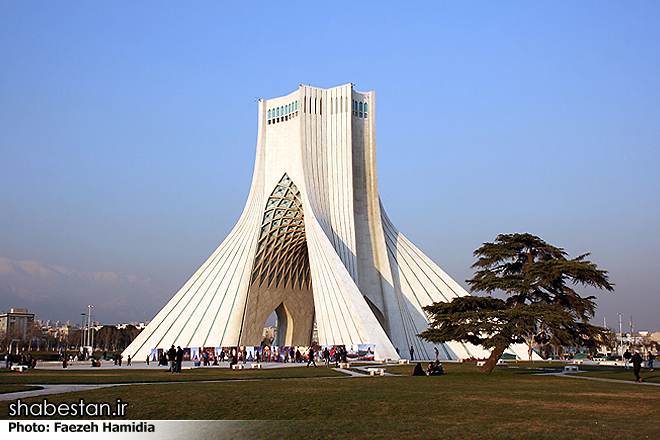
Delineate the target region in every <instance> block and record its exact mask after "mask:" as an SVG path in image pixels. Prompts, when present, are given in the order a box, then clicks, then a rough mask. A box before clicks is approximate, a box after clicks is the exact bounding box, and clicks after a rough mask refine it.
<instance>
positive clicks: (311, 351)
mask: <svg viewBox="0 0 660 440" xmlns="http://www.w3.org/2000/svg"><path fill="white" fill-rule="evenodd" d="M307 356H309V360H308V361H307V368H309V364H314V368H316V362H314V347H309V351H308V352H307Z"/></svg>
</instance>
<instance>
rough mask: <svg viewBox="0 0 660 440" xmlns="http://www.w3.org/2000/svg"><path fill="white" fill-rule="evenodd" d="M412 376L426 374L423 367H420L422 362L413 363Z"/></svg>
mask: <svg viewBox="0 0 660 440" xmlns="http://www.w3.org/2000/svg"><path fill="white" fill-rule="evenodd" d="M413 376H426V373H425V372H424V369H423V368H422V363H421V362H417V365H415V370H414V371H413Z"/></svg>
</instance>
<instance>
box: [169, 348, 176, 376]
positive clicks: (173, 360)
mask: <svg viewBox="0 0 660 440" xmlns="http://www.w3.org/2000/svg"><path fill="white" fill-rule="evenodd" d="M167 360H168V361H170V372H171V373H175V372H176V348H174V344H172V346H171V347H170V349H169V350H167Z"/></svg>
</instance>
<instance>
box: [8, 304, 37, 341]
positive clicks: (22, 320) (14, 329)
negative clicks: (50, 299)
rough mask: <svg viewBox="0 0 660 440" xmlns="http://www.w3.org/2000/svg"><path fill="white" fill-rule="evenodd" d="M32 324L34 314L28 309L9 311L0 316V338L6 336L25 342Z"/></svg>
mask: <svg viewBox="0 0 660 440" xmlns="http://www.w3.org/2000/svg"><path fill="white" fill-rule="evenodd" d="M33 322H34V314H33V313H28V309H11V310H10V311H9V313H7V312H2V314H0V338H4V337H6V336H9V337H12V338H17V339H21V340H25V339H26V338H27V336H28V332H29V330H30V325H31V324H32V323H33Z"/></svg>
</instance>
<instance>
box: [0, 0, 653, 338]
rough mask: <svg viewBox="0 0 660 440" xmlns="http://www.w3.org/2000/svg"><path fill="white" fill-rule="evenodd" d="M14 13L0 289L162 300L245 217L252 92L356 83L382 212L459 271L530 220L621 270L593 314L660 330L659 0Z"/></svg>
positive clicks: (7, 59) (106, 312) (32, 301)
mask: <svg viewBox="0 0 660 440" xmlns="http://www.w3.org/2000/svg"><path fill="white" fill-rule="evenodd" d="M475 5H476V6H477V7H475ZM342 8H344V9H347V10H350V11H351V12H350V13H348V14H343V15H342V16H338V15H337V14H334V13H333V12H332V11H334V10H338V9H339V10H342ZM303 9H304V10H303ZM129 11H130V13H129ZM0 12H1V13H0V27H1V28H2V29H3V31H2V32H1V33H0V55H1V56H2V59H3V63H2V65H1V66H0V97H1V99H0V115H1V116H2V117H0V155H1V159H2V160H0V200H1V201H2V206H3V208H2V209H0V227H2V230H3V233H2V234H0V308H2V309H5V310H9V309H10V308H12V307H16V308H28V309H29V310H30V311H31V313H35V315H37V316H36V317H37V318H43V319H53V320H56V319H59V320H63V321H65V320H66V319H70V320H71V321H72V322H75V319H76V317H79V316H80V315H79V314H80V313H82V312H85V309H86V305H87V304H90V303H91V304H95V308H98V310H95V314H96V315H97V317H98V318H99V322H102V323H113V322H131V321H145V320H150V319H152V318H153V317H154V316H155V314H156V312H157V311H158V310H160V308H161V307H162V306H163V305H164V304H165V303H166V302H167V301H168V300H169V299H170V298H171V297H172V296H173V295H174V294H175V292H176V291H177V290H178V289H179V288H180V287H181V285H182V284H183V283H184V282H185V281H186V280H187V279H188V278H189V277H190V275H191V274H192V273H193V272H194V270H195V269H196V268H197V267H199V265H200V264H201V263H202V262H203V261H205V260H206V258H208V256H209V255H210V254H211V252H212V251H213V250H214V249H215V248H216V247H217V246H218V245H219V244H220V242H221V241H222V239H223V238H224V237H225V236H226V235H227V234H228V232H229V230H230V228H231V227H232V226H233V225H234V223H235V222H236V220H237V219H238V217H239V216H240V213H241V210H242V207H243V205H244V203H245V200H246V198H247V194H248V188H249V184H250V177H251V176H252V171H253V169H252V165H253V161H254V154H255V149H256V128H257V126H256V115H257V104H256V103H255V98H264V99H267V98H271V97H276V96H280V95H284V94H287V93H290V92H291V91H293V90H295V89H296V88H297V86H298V84H299V83H300V82H303V83H305V84H307V83H309V82H311V83H312V85H314V86H319V87H324V88H329V87H333V86H336V85H339V84H344V83H347V82H353V83H355V84H356V85H355V88H356V90H374V91H375V92H376V99H377V100H378V114H377V115H374V116H375V118H376V120H377V124H378V127H379V129H378V134H377V146H378V153H379V154H378V175H379V186H380V190H381V194H382V196H383V202H384V204H385V206H387V207H388V215H389V216H390V218H391V219H392V221H393V222H394V223H395V224H397V226H398V227H399V228H400V229H401V230H402V231H406V235H407V236H408V238H409V239H410V240H411V241H412V242H413V243H414V244H415V245H417V246H418V247H419V248H421V250H422V251H424V252H425V253H426V254H427V255H429V257H430V258H431V259H432V260H433V261H434V262H435V263H436V264H438V265H439V266H440V267H442V268H443V269H444V270H445V271H446V272H447V273H448V274H449V275H450V276H451V277H452V278H453V279H455V280H456V281H457V282H459V283H460V284H461V285H462V286H463V287H466V284H465V282H464V280H465V279H468V278H471V277H472V274H473V272H472V269H470V266H471V264H472V263H474V261H475V259H474V257H473V256H472V252H473V251H474V250H475V249H477V248H478V247H479V246H480V245H481V244H482V243H483V242H486V241H492V240H494V239H495V237H496V236H497V234H499V233H512V232H530V233H532V234H535V235H538V236H540V237H542V238H543V239H544V240H546V241H547V242H549V243H551V244H553V245H555V246H560V247H564V248H565V249H566V251H567V252H568V253H569V254H570V256H571V257H575V256H578V255H580V254H582V253H584V252H591V256H590V257H589V258H590V259H591V260H592V261H594V262H595V263H596V264H598V266H599V267H600V268H601V269H604V270H607V271H609V272H610V280H611V281H612V282H613V283H614V284H615V285H616V286H615V292H614V293H603V292H599V291H598V292H597V291H585V293H589V294H595V295H596V296H597V297H598V301H597V302H598V309H597V311H596V316H595V318H594V320H593V322H594V323H596V324H599V325H602V323H603V317H605V318H606V319H607V324H608V326H609V327H613V328H615V329H616V330H618V318H617V313H623V317H624V318H623V327H624V331H625V329H626V323H627V321H628V319H629V316H631V315H632V316H633V317H634V321H635V329H640V330H649V331H658V330H660V322H659V320H658V317H657V310H660V292H658V287H657V283H656V282H655V277H654V275H655V273H656V272H657V271H658V269H660V267H659V266H660V264H659V263H658V262H657V259H656V258H655V250H656V249H658V247H659V245H660V238H659V237H658V234H657V231H658V229H659V226H660V203H659V202H660V200H659V199H660V197H659V193H658V189H657V188H659V187H660V185H659V183H660V182H659V180H660V177H659V176H658V173H657V170H658V169H659V168H660V167H659V165H660V152H659V149H658V141H659V139H660V123H659V122H658V121H660V98H659V96H658V90H660V87H659V86H660V84H659V83H660V79H659V78H660V60H658V58H657V55H656V54H657V53H658V50H659V49H660V47H659V46H660V31H659V30H658V27H657V26H656V25H655V23H656V22H657V19H658V18H659V15H660V14H659V12H660V6H658V5H657V4H656V3H654V2H639V3H636V4H634V5H629V4H626V5H623V4H618V3H616V2H600V3H587V4H580V5H575V4H574V3H570V2H553V4H551V5H531V4H527V3H525V2H512V3H510V4H507V7H498V6H496V5H491V4H488V3H481V2H475V3H472V2H470V3H465V4H450V3H449V4H447V3H441V4H435V3H432V2H429V3H425V2H421V3H414V4H412V5H410V6H409V7H406V8H405V9H403V8H401V6H400V5H398V4H395V3H387V2H386V3H383V4H379V5H377V6H375V5H355V4H353V3H340V4H336V5H333V6H332V8H330V7H323V6H309V7H305V8H300V7H299V6H297V5H295V4H287V5H278V6H277V7H275V6H270V5H269V6H265V5H264V6H256V5H255V6H250V5H238V4H236V5H222V6H219V5H213V4H210V3H203V4H197V5H192V6H191V5H187V6H186V7H175V6H173V7H169V8H165V7H163V6H161V5H158V4H157V3H143V4H140V5H132V4H130V3H127V2H124V3H122V2H120V3H116V4H113V5H90V4H84V3H75V2H74V3H69V4H64V5H55V4H53V5H48V4H39V5H37V4H31V3H10V2H0ZM319 17H321V18H319ZM78 308H79V309H80V310H77V309H78ZM50 313H52V314H53V315H54V316H46V314H50ZM67 314H71V316H67Z"/></svg>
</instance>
